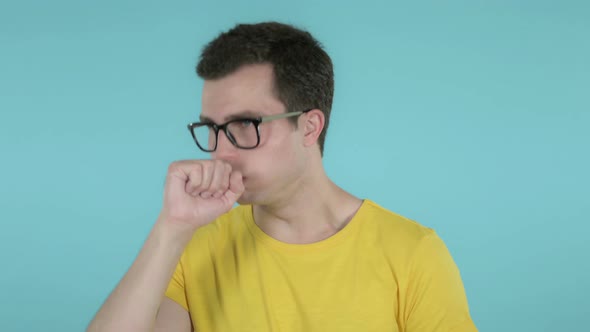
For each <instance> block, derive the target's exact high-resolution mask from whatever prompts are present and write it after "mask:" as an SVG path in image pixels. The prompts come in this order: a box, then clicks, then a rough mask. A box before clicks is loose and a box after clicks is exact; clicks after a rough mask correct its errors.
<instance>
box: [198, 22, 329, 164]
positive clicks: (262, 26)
mask: <svg viewBox="0 0 590 332" xmlns="http://www.w3.org/2000/svg"><path fill="white" fill-rule="evenodd" d="M264 63H269V64H271V65H272V66H273V72H274V76H275V87H276V92H277V95H278V98H279V99H280V100H281V101H282V102H283V103H284V104H285V106H286V108H287V111H288V112H295V111H305V110H309V109H315V108H317V109H320V110H321V111H322V112H323V113H324V117H325V124H324V129H323V130H322V132H321V134H320V136H319V138H318V143H319V145H320V152H321V153H322V155H323V152H324V141H325V139H326V132H327V130H328V124H329V119H330V111H331V109H332V99H333V96H334V71H333V67H332V60H331V59H330V57H329V56H328V54H327V53H326V52H325V51H324V50H323V47H322V45H321V44H320V43H319V42H318V41H317V40H316V39H315V38H314V37H313V36H312V35H311V34H310V33H309V32H307V31H304V30H301V29H298V28H295V27H293V26H291V25H287V24H282V23H278V22H264V23H258V24H238V25H236V26H235V27H234V28H232V29H231V30H229V31H227V32H223V33H221V34H220V35H219V36H217V37H216V38H215V39H214V40H212V41H211V42H210V43H208V44H207V45H206V46H205V47H204V48H203V51H202V53H201V57H200V59H199V63H198V65H197V74H198V75H199V76H200V77H201V78H203V79H205V80H207V79H217V78H221V77H224V76H226V75H229V74H231V73H233V72H234V71H236V70H237V69H238V68H240V67H242V66H244V65H250V64H264ZM292 120H293V123H295V124H296V123H297V119H296V118H293V119H292Z"/></svg>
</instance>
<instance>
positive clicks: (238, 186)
mask: <svg viewBox="0 0 590 332" xmlns="http://www.w3.org/2000/svg"><path fill="white" fill-rule="evenodd" d="M244 190H245V188H244V182H242V173H241V172H240V171H235V172H232V173H231V174H230V176H229V189H228V190H227V191H226V192H225V197H226V198H227V199H228V200H230V201H231V202H234V203H235V202H236V201H237V200H238V199H239V198H240V196H242V194H243V193H244Z"/></svg>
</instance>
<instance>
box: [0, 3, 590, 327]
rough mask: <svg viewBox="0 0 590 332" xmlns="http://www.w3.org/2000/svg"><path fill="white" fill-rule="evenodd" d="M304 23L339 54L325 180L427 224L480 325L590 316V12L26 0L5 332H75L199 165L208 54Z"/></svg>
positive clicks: (3, 30) (6, 189)
mask: <svg viewBox="0 0 590 332" xmlns="http://www.w3.org/2000/svg"><path fill="white" fill-rule="evenodd" d="M261 20H279V21H283V22H286V23H292V24H296V25H297V26H299V27H303V28H306V29H309V30H310V31H311V32H312V33H313V34H314V35H315V36H316V37H317V38H318V39H319V40H320V41H321V42H322V43H323V44H324V45H325V47H326V49H327V51H328V52H329V53H330V55H331V56H332V58H333V61H334V65H335V73H336V94H335V103H334V110H333V115H332V119H331V120H332V123H331V127H330V130H329V132H328V137H327V143H326V144H327V145H326V154H325V158H324V159H325V166H326V168H327V171H328V174H329V175H330V176H331V177H332V178H333V179H334V180H335V181H336V183H338V184H340V185H341V186H342V187H344V188H345V189H347V190H349V191H351V192H352V193H353V194H355V195H358V196H361V197H366V198H371V199H373V200H375V201H376V202H377V203H379V204H381V205H383V206H385V207H387V208H389V209H391V210H393V211H395V212H397V213H400V214H402V215H405V216H407V217H410V218H412V219H415V220H417V221H419V222H421V223H422V224H424V225H427V226H430V227H433V228H435V229H436V230H437V231H438V233H439V234H440V235H441V236H442V238H443V239H444V240H445V242H446V243H447V245H448V247H449V249H450V250H451V252H452V254H453V256H454V258H455V260H456V262H457V264H458V265H459V267H460V269H461V272H462V276H463V279H464V283H465V287H466V291H467V295H468V298H469V302H470V306H471V312H472V315H473V318H474V320H475V322H476V324H477V325H478V327H479V329H480V330H481V331H505V332H507V331H519V332H522V331H583V330H586V331H587V330H588V323H589V321H588V317H589V315H590V303H589V302H590V301H589V300H588V298H589V295H590V264H589V260H590V259H589V256H590V255H589V253H590V244H589V241H588V234H589V231H590V227H589V226H588V222H589V221H590V218H589V215H590V189H589V188H590V180H589V179H590V176H589V175H588V172H589V170H590V153H589V150H590V148H589V146H590V130H589V128H590V101H589V100H590V37H589V36H590V3H589V2H587V1H578V2H573V1H473V0H471V1H455V0H451V1H445V2H441V1H438V2H434V1H433V2H425V1H415V2H412V3H411V4H408V3H407V2H402V1H362V2H350V3H346V2H342V1H336V0H333V1H322V2H317V1H311V0H306V1H289V2H286V1H270V0H268V1H262V0H259V1H218V2H214V1H207V2H205V1H169V2H166V3H164V2H163V1H160V2H159V1H113V0H110V1H100V2H98V1H65V0H56V1H20V2H16V1H15V2H8V1H5V0H2V2H1V7H0V136H1V138H0V158H1V163H0V168H1V171H0V222H1V228H0V262H1V266H2V272H1V273H0V287H1V295H0V306H1V308H0V309H1V310H0V330H1V331H33V330H43V331H81V330H83V329H84V328H85V326H86V324H87V323H88V322H89V321H90V319H91V318H92V316H93V315H94V313H95V312H96V310H97V309H98V308H99V307H100V305H101V303H102V302H103V301H104V299H105V298H106V297H107V296H108V294H109V292H110V291H111V290H112V288H113V287H114V286H115V285H116V284H117V282H118V281H119V279H120V278H121V277H122V276H123V274H124V273H125V272H126V270H127V268H128V267H129V265H130V264H131V262H132V261H133V259H134V258H135V255H136V254H137V252H138V250H139V248H140V246H141V244H142V243H143V241H144V239H145V236H146V235H147V233H148V232H149V230H150V228H151V226H152V224H153V222H154V221H155V218H156V216H157V214H158V212H159V209H160V206H161V195H162V189H163V183H164V176H165V172H166V168H167V166H168V164H169V163H170V162H172V161H174V160H178V159H189V158H203V157H204V155H202V154H200V153H199V152H198V151H197V149H196V146H194V144H193V142H192V141H191V138H190V136H189V133H188V131H187V130H186V123H188V122H190V121H194V120H196V119H197V117H198V114H199V105H200V89H201V86H202V82H201V81H200V80H199V79H198V78H197V77H196V75H195V74H194V65H195V63H196V61H197V58H198V54H199V51H200V50H201V48H202V47H203V45H204V44H205V43H206V42H207V41H209V40H210V39H211V38H213V37H215V36H216V35H217V34H218V33H219V32H221V31H223V30H226V29H228V28H230V27H231V26H233V25H234V24H235V23H237V22H257V21H261Z"/></svg>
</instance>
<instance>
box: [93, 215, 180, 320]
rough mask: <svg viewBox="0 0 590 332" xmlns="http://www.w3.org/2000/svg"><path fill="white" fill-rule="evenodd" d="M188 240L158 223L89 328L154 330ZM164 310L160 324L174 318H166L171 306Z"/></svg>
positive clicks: (160, 316)
mask: <svg viewBox="0 0 590 332" xmlns="http://www.w3.org/2000/svg"><path fill="white" fill-rule="evenodd" d="M189 235H190V234H189ZM189 239H190V237H188V236H184V237H180V236H178V235H173V233H172V232H171V231H170V230H168V229H166V227H165V225H164V223H159V222H158V223H156V226H155V227H154V229H153V230H152V232H151V233H150V235H149V236H148V239H147V240H146V242H145V244H144V246H143V248H142V249H141V251H140V253H139V255H138V256H137V258H136V260H135V261H134V262H133V264H132V265H131V267H130V269H129V271H128V272H127V274H125V276H124V277H123V279H122V280H121V282H120V283H119V284H118V285H117V287H116V288H115V289H114V291H113V292H112V293H111V295H110V296H109V297H108V299H107V300H106V301H105V303H104V304H103V306H102V307H101V309H100V310H99V311H98V313H97V314H96V316H95V317H94V319H93V320H92V322H91V323H90V325H89V326H88V329H87V331H88V332H99V331H100V332H108V331H113V332H114V331H129V332H147V331H153V329H154V324H155V320H156V314H158V309H159V308H160V304H161V303H162V300H163V299H164V293H165V291H166V288H167V286H168V283H169V282H170V279H171V278H172V274H173V273H174V268H175V267H176V265H177V263H178V261H179V259H180V256H181V255H182V251H183V250H184V247H185V246H186V244H187V243H188V240H189ZM181 309H182V310H183V311H184V309H183V308H181ZM162 310H163V311H161V315H158V316H159V318H160V320H161V322H159V324H160V326H162V324H163V323H164V322H167V323H170V321H171V320H170V319H167V317H168V316H169V315H170V310H169V305H168V306H166V307H163V308H162ZM187 316H188V314H187ZM189 326H190V320H189ZM167 330H168V331H179V332H180V331H183V330H173V329H167ZM185 331H186V330H185ZM189 331H190V330H189Z"/></svg>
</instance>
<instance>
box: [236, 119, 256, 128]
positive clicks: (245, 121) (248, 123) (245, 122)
mask: <svg viewBox="0 0 590 332" xmlns="http://www.w3.org/2000/svg"><path fill="white" fill-rule="evenodd" d="M239 124H240V127H242V128H248V127H250V126H252V125H253V124H254V122H253V121H252V120H250V119H243V120H240V121H239Z"/></svg>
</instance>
